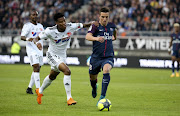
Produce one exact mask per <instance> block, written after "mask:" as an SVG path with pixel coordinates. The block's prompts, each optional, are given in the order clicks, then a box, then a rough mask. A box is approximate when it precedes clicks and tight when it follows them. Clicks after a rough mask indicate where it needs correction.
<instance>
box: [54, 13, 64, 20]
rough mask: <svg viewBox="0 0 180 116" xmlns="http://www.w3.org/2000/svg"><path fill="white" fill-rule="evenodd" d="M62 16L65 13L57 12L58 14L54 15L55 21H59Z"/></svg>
mask: <svg viewBox="0 0 180 116" xmlns="http://www.w3.org/2000/svg"><path fill="white" fill-rule="evenodd" d="M61 17H64V14H62V13H56V14H55V15H54V21H57V20H58V18H61Z"/></svg>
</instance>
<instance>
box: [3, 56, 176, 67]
mask: <svg viewBox="0 0 180 116" xmlns="http://www.w3.org/2000/svg"><path fill="white" fill-rule="evenodd" d="M88 58H89V56H88V55H68V57H67V60H66V63H67V65H75V66H87V64H88V63H89V62H87V59H88ZM43 62H44V64H48V63H47V60H46V57H45V56H44V58H43ZM0 64H29V58H28V57H27V55H26V54H1V55H0ZM175 65H177V64H175ZM171 66H172V62H171V60H170V58H169V57H166V58H158V59H157V58H156V57H143V58H142V57H135V56H131V57H124V56H123V57H121V56H115V58H114V67H130V68H144V67H146V68H171Z"/></svg>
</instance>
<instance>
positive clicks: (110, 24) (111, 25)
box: [108, 22, 116, 28]
mask: <svg viewBox="0 0 180 116" xmlns="http://www.w3.org/2000/svg"><path fill="white" fill-rule="evenodd" d="M108 25H109V27H114V28H116V25H115V24H114V23H113V22H108Z"/></svg>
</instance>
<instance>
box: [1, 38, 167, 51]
mask: <svg viewBox="0 0 180 116" xmlns="http://www.w3.org/2000/svg"><path fill="white" fill-rule="evenodd" d="M14 41H16V42H18V43H19V44H20V46H21V47H25V46H26V42H25V41H22V40H20V36H0V44H2V43H4V44H6V45H7V46H11V45H12V43H13V42H14ZM48 42H49V41H44V46H45V47H47V46H48ZM169 42H170V37H158V36H125V37H122V36H118V39H117V40H116V41H113V45H114V49H120V48H123V49H125V50H142V49H144V50H152V51H156V50H161V51H164V50H168V47H169ZM91 46H92V42H91V41H87V40H85V36H83V35H74V36H72V40H71V48H73V49H79V48H81V47H87V48H88V47H91Z"/></svg>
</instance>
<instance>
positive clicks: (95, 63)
mask: <svg viewBox="0 0 180 116" xmlns="http://www.w3.org/2000/svg"><path fill="white" fill-rule="evenodd" d="M100 71H101V61H100V60H98V59H94V58H91V60H90V64H89V74H91V75H97V74H98V73H99V72H100Z"/></svg>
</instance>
